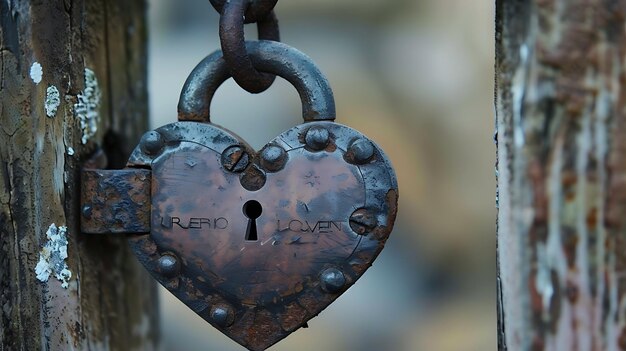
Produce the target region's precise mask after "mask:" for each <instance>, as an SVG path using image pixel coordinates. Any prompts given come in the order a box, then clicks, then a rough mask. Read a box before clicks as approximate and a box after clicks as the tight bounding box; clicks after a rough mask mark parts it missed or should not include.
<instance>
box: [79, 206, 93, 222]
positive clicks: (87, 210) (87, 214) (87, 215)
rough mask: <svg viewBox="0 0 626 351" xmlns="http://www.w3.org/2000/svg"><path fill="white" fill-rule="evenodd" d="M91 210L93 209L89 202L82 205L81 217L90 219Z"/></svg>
mask: <svg viewBox="0 0 626 351" xmlns="http://www.w3.org/2000/svg"><path fill="white" fill-rule="evenodd" d="M92 210H93V208H92V207H91V205H90V204H85V205H83V208H82V209H81V212H82V214H83V217H85V218H87V219H90V218H91V212H92Z"/></svg>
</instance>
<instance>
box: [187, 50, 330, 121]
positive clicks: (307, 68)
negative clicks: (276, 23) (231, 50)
mask: <svg viewBox="0 0 626 351" xmlns="http://www.w3.org/2000/svg"><path fill="white" fill-rule="evenodd" d="M246 49H247V51H248V54H249V55H250V58H251V59H252V63H253V64H254V66H255V67H256V68H257V69H258V70H259V71H261V72H268V73H272V74H276V75H278V76H280V77H283V78H285V79H286V80H287V81H289V82H290V83H291V84H292V85H294V87H295V88H296V90H297V91H298V94H299V95H300V99H301V100H302V115H303V117H304V120H305V121H322V120H334V119H335V102H334V98H333V92H332V90H331V89H330V85H329V83H328V80H326V78H325V77H324V75H323V74H322V73H321V72H320V71H319V69H318V68H317V66H315V64H314V63H313V61H312V60H311V59H310V58H309V57H308V56H306V55H305V54H303V53H302V52H300V51H298V50H296V49H294V48H292V47H290V46H288V45H285V44H282V43H278V42H272V41H263V40H261V41H255V42H246ZM228 78H230V73H229V71H228V66H227V64H226V62H225V61H224V58H223V57H222V52H221V51H216V52H214V53H212V54H211V55H209V56H207V57H206V58H205V59H204V60H202V62H200V63H199V64H198V65H197V66H196V67H195V68H194V70H193V71H192V72H191V74H190V75H189V78H187V81H186V82H185V85H184V87H183V90H182V93H181V96H180V100H179V103H178V119H179V120H181V121H183V120H184V121H197V122H210V109H209V107H210V106H211V100H212V99H213V95H214V94H215V91H216V90H217V88H218V87H219V86H220V85H221V84H222V83H223V82H224V81H225V80H226V79H228Z"/></svg>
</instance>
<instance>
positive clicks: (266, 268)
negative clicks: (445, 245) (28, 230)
mask: <svg viewBox="0 0 626 351" xmlns="http://www.w3.org/2000/svg"><path fill="white" fill-rule="evenodd" d="M313 128H315V129H323V130H326V131H327V132H328V136H329V141H328V145H326V146H325V147H324V148H321V149H320V148H315V149H313V148H310V147H309V145H307V144H306V143H307V141H306V140H305V138H302V135H306V134H307V131H308V130H310V129H313ZM156 132H157V133H159V134H160V135H162V137H163V139H164V141H165V145H166V146H165V147H164V150H163V151H162V153H161V154H159V155H158V156H157V157H155V158H146V155H145V152H144V151H143V150H141V147H139V148H138V149H137V150H135V152H134V153H133V156H132V157H131V160H130V161H129V164H132V165H135V166H136V165H142V166H149V167H151V169H152V215H151V217H152V219H151V221H152V230H151V233H150V235H138V236H132V237H131V238H130V242H131V247H132V249H133V250H134V251H135V252H136V254H137V256H138V257H139V259H140V261H141V262H142V263H143V264H144V265H145V266H146V268H147V269H148V270H149V271H150V272H152V274H153V275H154V277H155V278H156V279H157V280H158V281H159V282H160V283H161V284H163V285H164V286H165V287H167V288H168V289H169V290H170V291H172V293H174V295H176V296H177V297H178V298H179V299H181V301H183V302H184V303H185V304H187V305H188V306H189V307H190V308H191V309H192V310H194V311H195V312H196V313H198V315H200V316H201V317H202V318H204V319H205V320H207V321H208V322H209V323H211V324H213V325H214V326H215V327H216V328H218V329H220V330H221V331H222V332H224V333H225V334H227V335H228V336H229V337H231V338H232V339H233V340H235V341H237V342H238V343H240V344H242V345H244V346H245V347H247V348H249V349H251V350H263V349H265V348H267V347H269V346H270V345H272V344H274V343H275V342H277V341H279V340H280V339H282V338H284V337H285V336H287V335H288V334H289V333H291V332H292V331H294V330H296V329H298V328H300V327H301V326H303V325H304V324H305V323H306V321H307V320H309V319H310V318H312V317H314V316H316V315H317V314H318V313H319V312H320V311H321V310H323V309H324V308H325V307H326V306H328V304H330V303H331V302H332V301H334V300H335V299H336V298H337V297H338V296H339V295H340V294H341V293H343V292H344V291H345V290H346V289H347V288H348V287H350V286H351V285H352V284H354V282H355V281H356V280H357V279H358V278H359V277H360V276H361V275H362V274H363V272H364V271H365V270H366V269H367V268H368V267H369V266H370V265H371V263H372V261H373V260H374V259H375V258H376V256H377V255H378V253H379V252H380V250H381V249H382V248H383V246H384V243H385V241H386V240H387V237H388V236H389V233H390V232H391V229H392V227H393V221H394V219H395V215H396V206H397V183H396V180H395V176H394V174H393V171H392V170H391V168H390V165H389V162H388V160H387V159H386V157H385V156H384V154H383V153H382V151H381V150H380V149H379V148H378V147H377V146H375V144H373V143H372V142H371V141H369V140H368V139H366V138H365V137H364V136H362V135H361V134H360V133H358V132H357V131H355V130H353V129H350V128H348V127H346V126H343V125H340V124H337V123H332V122H312V123H306V124H304V125H301V126H297V127H295V128H293V129H291V130H289V131H287V132H285V133H283V134H281V135H280V136H278V137H277V138H276V139H274V140H272V141H271V142H269V143H268V145H267V146H266V147H265V148H263V149H262V150H268V149H270V150H274V152H275V153H276V157H270V156H271V155H269V156H268V153H269V152H260V153H257V152H255V151H254V150H252V149H251V148H250V147H249V146H248V145H247V144H246V143H245V142H244V141H243V140H241V139H240V138H238V137H237V136H236V135H234V134H232V133H230V132H228V131H225V130H223V129H221V128H219V127H217V126H214V125H211V124H203V123H195V122H178V123H173V124H170V125H167V126H164V127H162V128H159V129H157V130H156ZM355 140H364V141H367V142H368V143H370V144H369V145H372V147H373V154H372V155H371V156H370V158H369V160H368V161H367V162H364V163H359V164H356V163H350V162H348V161H346V159H345V158H346V153H347V150H349V149H350V146H351V145H352V144H354V141H355ZM233 145H236V146H237V147H244V148H245V149H246V153H247V154H248V155H250V157H251V159H250V164H249V165H248V166H247V167H246V168H245V169H244V170H243V171H242V172H235V171H234V170H233V169H230V170H228V169H226V168H224V166H223V164H222V161H221V159H222V155H223V154H224V153H225V152H227V151H228V150H229V149H231V148H232V146H233ZM279 150H283V151H284V155H283V153H282V152H281V151H279ZM269 154H273V153H269ZM263 155H265V156H263ZM264 158H265V160H264ZM268 159H269V160H268ZM268 162H270V164H272V165H275V163H276V162H278V163H280V167H276V168H273V166H270V167H269V168H266V164H267V163H268ZM255 170H261V172H262V174H263V178H264V181H263V182H262V184H261V186H260V187H259V189H258V190H256V191H250V190H247V187H246V186H245V185H244V184H242V183H243V182H244V181H245V179H246V174H247V173H248V172H255ZM252 201H256V202H258V203H259V204H260V206H261V207H262V212H261V213H260V215H258V216H254V215H251V214H250V213H247V212H246V204H249V203H250V202H252ZM251 221H254V224H255V225H254V227H255V228H256V229H257V233H256V234H255V239H254V240H250V236H249V231H250V228H251V226H250V223H251ZM355 223H358V224H359V225H358V226H357V224H355ZM362 223H367V224H366V225H363V224H362ZM355 227H358V228H359V229H358V230H354V229H353V228H355ZM164 257H165V258H164ZM172 258H174V259H172ZM163 261H165V262H166V264H165V267H164V266H163V264H162V263H163ZM173 261H175V262H176V263H172V262H173ZM175 265H180V268H179V269H177V270H175V272H176V274H172V271H173V270H172V269H171V267H173V266H175Z"/></svg>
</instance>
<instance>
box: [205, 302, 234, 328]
mask: <svg viewBox="0 0 626 351" xmlns="http://www.w3.org/2000/svg"><path fill="white" fill-rule="evenodd" d="M209 317H210V318H211V320H213V323H215V324H217V325H218V326H219V327H221V328H226V327H230V326H231V325H233V322H234V321H235V314H234V312H233V310H232V308H230V307H229V306H226V305H223V304H219V305H215V306H213V307H211V311H210V312H209Z"/></svg>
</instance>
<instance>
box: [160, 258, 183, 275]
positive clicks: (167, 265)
mask: <svg viewBox="0 0 626 351" xmlns="http://www.w3.org/2000/svg"><path fill="white" fill-rule="evenodd" d="M157 264H158V269H159V273H161V274H162V275H164V276H165V277H168V278H173V277H175V276H177V275H178V273H180V262H178V259H177V258H176V257H175V256H174V255H172V254H169V253H168V254H164V255H163V256H161V258H159V261H158V263H157Z"/></svg>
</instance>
